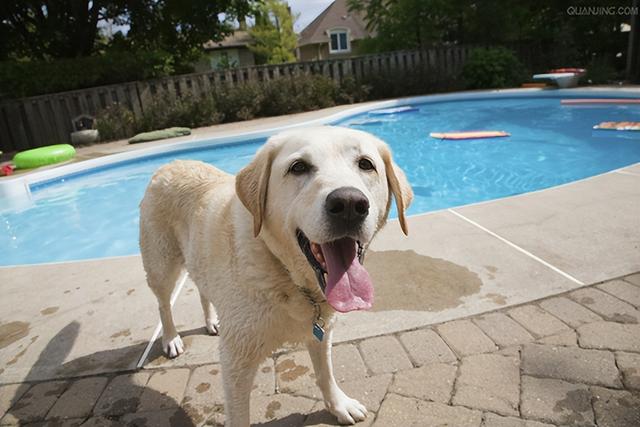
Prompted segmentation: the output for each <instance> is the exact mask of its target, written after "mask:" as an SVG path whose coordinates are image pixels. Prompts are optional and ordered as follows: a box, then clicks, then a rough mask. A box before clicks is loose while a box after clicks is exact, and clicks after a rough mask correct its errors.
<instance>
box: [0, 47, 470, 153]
mask: <svg viewBox="0 0 640 427" xmlns="http://www.w3.org/2000/svg"><path fill="white" fill-rule="evenodd" d="M469 51H470V47H465V46H450V47H439V48H432V49H427V50H415V51H397V52H389V53H383V54H375V55H365V56H358V57H352V58H345V59H330V60H323V61H313V62H295V63H288V64H278V65H263V66H255V67H246V68H231V69H227V70H212V71H207V72H204V73H195V74H185V75H180V76H171V77H165V78H162V79H157V80H148V81H138V82H131V83H122V84H116V85H110V86H100V87H94V88H90V89H81V90H74V91H69V92H61V93H54V94H49V95H42V96H34V97H29V98H22V99H17V100H9V101H3V102H1V103H0V149H1V150H3V151H6V152H11V151H19V150H25V149H29V148H34V147H39V146H43V145H50V144H54V143H68V142H69V141H70V136H69V135H70V133H71V132H72V131H73V126H72V120H73V119H74V118H75V117H77V116H79V115H82V114H88V115H92V116H95V115H96V114H97V113H98V112H99V111H100V110H101V109H103V108H105V107H107V106H109V105H111V104H113V103H120V104H123V105H126V106H127V107H128V108H129V109H131V111H133V113H134V115H135V117H136V118H138V117H140V116H141V115H142V113H143V112H144V111H145V107H146V106H147V105H149V103H150V102H151V100H152V99H153V98H154V97H165V98H166V97H176V96H185V95H193V96H201V95H203V94H206V93H211V91H215V88H216V87H217V86H220V85H238V84H242V83H244V82H249V81H268V80H272V79H279V78H286V77H289V76H295V75H299V74H320V75H324V76H328V77H330V78H332V79H334V80H336V81H341V80H342V79H343V78H344V77H346V76H351V77H353V78H354V79H356V80H361V79H364V78H367V77H370V76H372V75H376V74H382V73H388V72H397V73H402V72H407V71H411V70H414V69H417V68H419V67H422V68H427V69H429V70H431V71H432V72H433V74H434V80H435V81H439V82H442V84H443V85H446V84H447V83H450V82H451V81H453V80H455V78H456V76H458V75H459V74H460V72H461V70H462V66H463V65H464V62H465V60H466V58H467V56H468V53H469ZM447 88H448V87H442V88H441V89H447Z"/></svg>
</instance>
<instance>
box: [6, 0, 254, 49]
mask: <svg viewBox="0 0 640 427" xmlns="http://www.w3.org/2000/svg"><path fill="white" fill-rule="evenodd" d="M254 4H255V0H218V1H210V0H136V1H131V0H66V1H62V0H57V1H53V0H3V1H2V2H0V36H1V38H0V59H12V58H13V59H20V58H27V59H45V60H47V59H55V58H72V57H78V56H89V55H92V54H95V53H98V52H99V51H100V50H101V49H102V48H104V47H106V46H105V45H107V46H108V45H109V43H110V41H109V40H104V37H101V35H100V23H101V22H102V21H107V20H112V21H114V22H116V23H117V24H120V25H128V26H129V27H130V30H129V32H128V33H127V35H126V37H121V38H120V39H118V40H117V42H118V43H117V44H118V46H119V47H122V48H126V49H128V50H131V49H133V50H164V51H166V52H171V53H172V54H173V55H174V56H175V57H176V58H177V59H178V60H181V59H183V58H189V57H191V56H193V52H194V51H195V50H198V51H199V50H200V47H201V46H202V44H203V43H204V42H206V41H207V40H220V39H222V38H223V37H224V36H226V35H227V34H230V33H231V32H232V31H233V25H232V24H233V22H234V19H235V18H236V17H237V16H239V15H240V16H244V15H246V14H248V13H249V12H250V11H251V9H252V7H253V5H254Z"/></svg>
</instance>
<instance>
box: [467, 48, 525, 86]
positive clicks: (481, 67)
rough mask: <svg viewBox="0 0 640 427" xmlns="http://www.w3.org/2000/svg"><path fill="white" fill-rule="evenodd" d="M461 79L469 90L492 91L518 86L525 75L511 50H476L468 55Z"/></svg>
mask: <svg viewBox="0 0 640 427" xmlns="http://www.w3.org/2000/svg"><path fill="white" fill-rule="evenodd" d="M462 77H463V79H464V81H465V84H466V87H467V88H469V89H494V88H504V87H516V86H520V85H521V84H522V82H524V81H525V79H526V73H525V69H524V67H523V65H522V64H521V63H520V61H519V60H518V58H516V56H515V55H514V53H513V52H512V51H511V50H509V49H506V48H503V47H496V48H478V49H474V50H473V51H472V52H471V54H470V55H469V58H468V59H467V62H466V64H465V65H464V68H463V70H462Z"/></svg>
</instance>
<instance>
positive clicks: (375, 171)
mask: <svg viewBox="0 0 640 427" xmlns="http://www.w3.org/2000/svg"><path fill="white" fill-rule="evenodd" d="M392 197H394V198H395V202H396V205H397V208H398V213H399V220H400V226H401V227H402V230H403V231H404V232H405V234H406V233H407V224H406V220H405V216H404V211H405V209H406V208H407V207H408V206H409V204H410V203H411V200H412V198H413V192H412V190H411V187H410V186H409V184H408V182H407V180H406V178H405V174H404V173H403V172H402V170H400V168H398V166H397V165H396V164H395V163H394V162H393V160H392V158H391V153H390V151H389V149H388V147H387V145H386V144H385V143H383V142H382V141H381V140H379V139H378V138H376V137H374V136H372V135H370V134H368V133H365V132H361V131H357V130H351V129H345V128H339V127H328V126H327V127H318V128H305V129H300V130H294V131H287V132H284V133H281V134H279V135H276V136H273V137H271V138H270V139H269V140H268V141H267V143H266V144H265V145H264V146H263V147H262V148H261V149H260V150H259V151H258V153H257V154H256V156H255V158H254V159H253V161H252V162H251V163H250V164H249V165H248V166H246V167H245V168H244V169H243V170H242V171H240V173H239V174H238V175H237V176H236V177H234V176H232V175H228V174H226V173H224V172H222V171H220V170H218V169H216V168H215V167H213V166H210V165H207V164H205V163H201V162H195V161H175V162H173V163H170V164H168V165H166V166H163V167H162V168H160V169H159V170H158V171H157V172H156V174H155V175H154V176H153V178H152V180H151V183H150V184H149V187H148V188H147V191H146V193H145V195H144V199H143V200H142V203H141V205H140V248H141V250H142V260H143V263H144V268H145V271H146V273H147V281H148V283H149V286H150V287H151V289H152V290H153V292H154V293H155V295H156V297H157V299H158V304H159V307H160V318H161V321H162V327H163V335H162V345H163V348H164V351H165V352H166V353H167V355H168V356H169V357H175V356H177V355H179V354H180V353H182V352H183V351H184V345H183V343H182V341H181V339H180V336H179V335H178V332H177V331H176V327H175V325H174V322H173V318H172V314H171V307H170V303H169V300H170V296H171V293H172V291H173V289H174V286H175V283H176V280H177V278H178V275H179V274H180V271H181V270H182V268H186V270H187V272H188V273H189V276H190V277H191V279H192V280H193V281H194V283H195V284H196V285H197V286H198V289H199V292H200V299H201V301H202V306H203V309H204V313H205V322H206V325H207V329H208V330H209V332H210V333H212V334H215V333H218V316H219V319H220V325H221V326H220V328H219V329H220V330H219V333H220V337H221V348H220V352H221V355H220V356H221V364H222V374H223V379H224V392H225V414H226V424H227V425H228V426H234V427H235V426H243V427H244V426H248V425H249V395H250V391H251V388H252V384H253V379H254V375H255V373H256V369H257V367H258V365H259V364H260V363H261V362H262V361H263V360H264V359H265V358H266V357H268V356H269V355H270V354H271V353H272V352H273V351H274V350H276V349H278V348H279V347H281V346H282V344H283V343H285V342H294V343H295V342H304V343H305V344H306V345H307V348H308V350H309V354H310V356H311V360H312V361H313V366H314V370H315V373H316V379H317V383H318V386H319V387H320V389H321V391H322V395H323V398H324V401H325V404H326V407H327V409H328V410H329V411H330V412H331V413H333V414H334V415H335V416H336V417H337V418H338V421H339V422H340V423H344V424H353V423H355V422H357V421H361V420H363V419H364V418H365V416H366V412H367V411H366V409H365V407H364V406H363V405H362V404H360V402H358V401H357V400H355V399H351V398H350V397H348V396H347V395H346V394H345V393H343V392H342V390H341V389H340V388H339V387H338V385H337V384H336V381H335V379H334V376H333V371H332V366H331V331H332V325H333V322H334V317H335V313H336V311H339V312H348V311H352V310H366V309H368V308H370V307H371V305H372V303H373V286H372V283H371V280H370V278H369V275H368V273H367V271H366V270H365V268H364V267H363V266H362V264H361V262H362V258H363V255H364V252H365V251H366V249H367V247H368V245H369V243H370V242H371V239H372V238H373V236H374V235H375V234H376V232H377V231H378V230H379V229H380V227H382V225H383V224H384V223H385V221H386V219H387V216H388V213H389V208H390V206H391V199H392ZM212 303H213V304H215V306H216V308H217V313H216V310H214V307H213V305H212Z"/></svg>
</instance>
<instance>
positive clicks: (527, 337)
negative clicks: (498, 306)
mask: <svg viewBox="0 0 640 427" xmlns="http://www.w3.org/2000/svg"><path fill="white" fill-rule="evenodd" d="M474 322H475V323H476V325H478V326H480V329H482V330H483V331H484V333H485V334H487V335H489V337H490V338H491V339H492V340H493V341H494V342H495V343H496V344H498V345H499V346H501V347H508V346H511V345H518V344H524V343H527V342H531V341H533V339H534V338H533V337H532V336H531V334H530V333H529V332H527V330H526V329H524V328H523V327H522V326H520V325H519V324H518V323H516V322H514V321H513V320H511V318H509V316H507V315H505V314H503V313H489V314H487V315H484V316H479V317H477V318H475V319H474Z"/></svg>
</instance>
